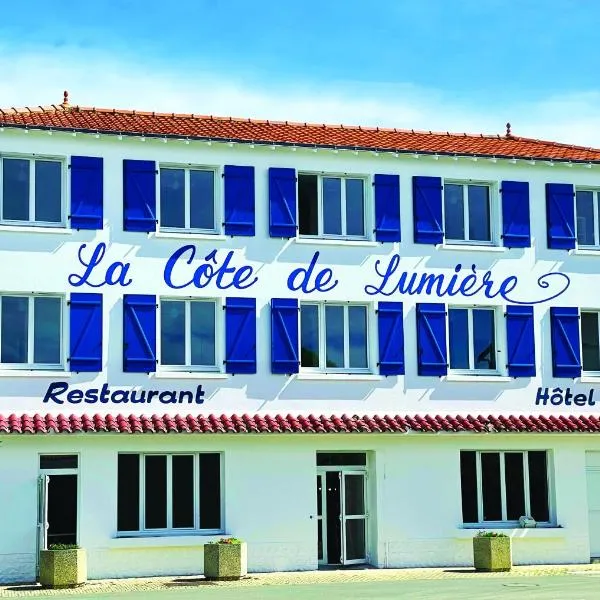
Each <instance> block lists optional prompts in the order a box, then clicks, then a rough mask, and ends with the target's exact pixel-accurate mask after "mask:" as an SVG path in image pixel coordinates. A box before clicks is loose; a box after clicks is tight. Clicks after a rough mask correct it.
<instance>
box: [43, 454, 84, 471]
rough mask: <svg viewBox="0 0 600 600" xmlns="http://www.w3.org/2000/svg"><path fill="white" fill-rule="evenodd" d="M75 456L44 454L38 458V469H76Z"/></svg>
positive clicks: (76, 459) (76, 458)
mask: <svg viewBox="0 0 600 600" xmlns="http://www.w3.org/2000/svg"><path fill="white" fill-rule="evenodd" d="M77 465H78V457H77V455H76V454H44V455H42V456H40V469H76V468H77Z"/></svg>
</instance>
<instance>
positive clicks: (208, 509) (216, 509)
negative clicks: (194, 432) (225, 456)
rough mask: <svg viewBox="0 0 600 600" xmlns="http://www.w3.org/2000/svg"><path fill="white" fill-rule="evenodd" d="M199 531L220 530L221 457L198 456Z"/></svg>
mask: <svg viewBox="0 0 600 600" xmlns="http://www.w3.org/2000/svg"><path fill="white" fill-rule="evenodd" d="M200 529H221V455H220V454H217V453H212V454H200Z"/></svg>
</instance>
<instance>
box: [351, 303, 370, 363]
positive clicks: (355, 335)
mask: <svg viewBox="0 0 600 600" xmlns="http://www.w3.org/2000/svg"><path fill="white" fill-rule="evenodd" d="M348 328H349V337H350V368H351V369H366V368H367V367H368V366H369V364H368V360H367V307H366V306H349V307H348Z"/></svg>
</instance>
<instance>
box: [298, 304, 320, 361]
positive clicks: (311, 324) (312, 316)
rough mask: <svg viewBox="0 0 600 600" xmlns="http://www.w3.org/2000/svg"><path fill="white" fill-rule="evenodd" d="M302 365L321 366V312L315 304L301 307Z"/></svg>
mask: <svg viewBox="0 0 600 600" xmlns="http://www.w3.org/2000/svg"><path fill="white" fill-rule="evenodd" d="M300 364H301V366H303V367H318V366H319V310H318V307H317V306H316V305H315V304H303V305H301V306H300Z"/></svg>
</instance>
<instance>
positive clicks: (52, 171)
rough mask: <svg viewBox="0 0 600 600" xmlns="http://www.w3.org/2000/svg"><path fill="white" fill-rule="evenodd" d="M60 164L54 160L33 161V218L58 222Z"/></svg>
mask: <svg viewBox="0 0 600 600" xmlns="http://www.w3.org/2000/svg"><path fill="white" fill-rule="evenodd" d="M61 176H62V165H61V163H60V162H57V161H55V160H36V161H35V220H36V221H43V222H45V223H60V222H61V221H62V214H61V212H62V211H61Z"/></svg>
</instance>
